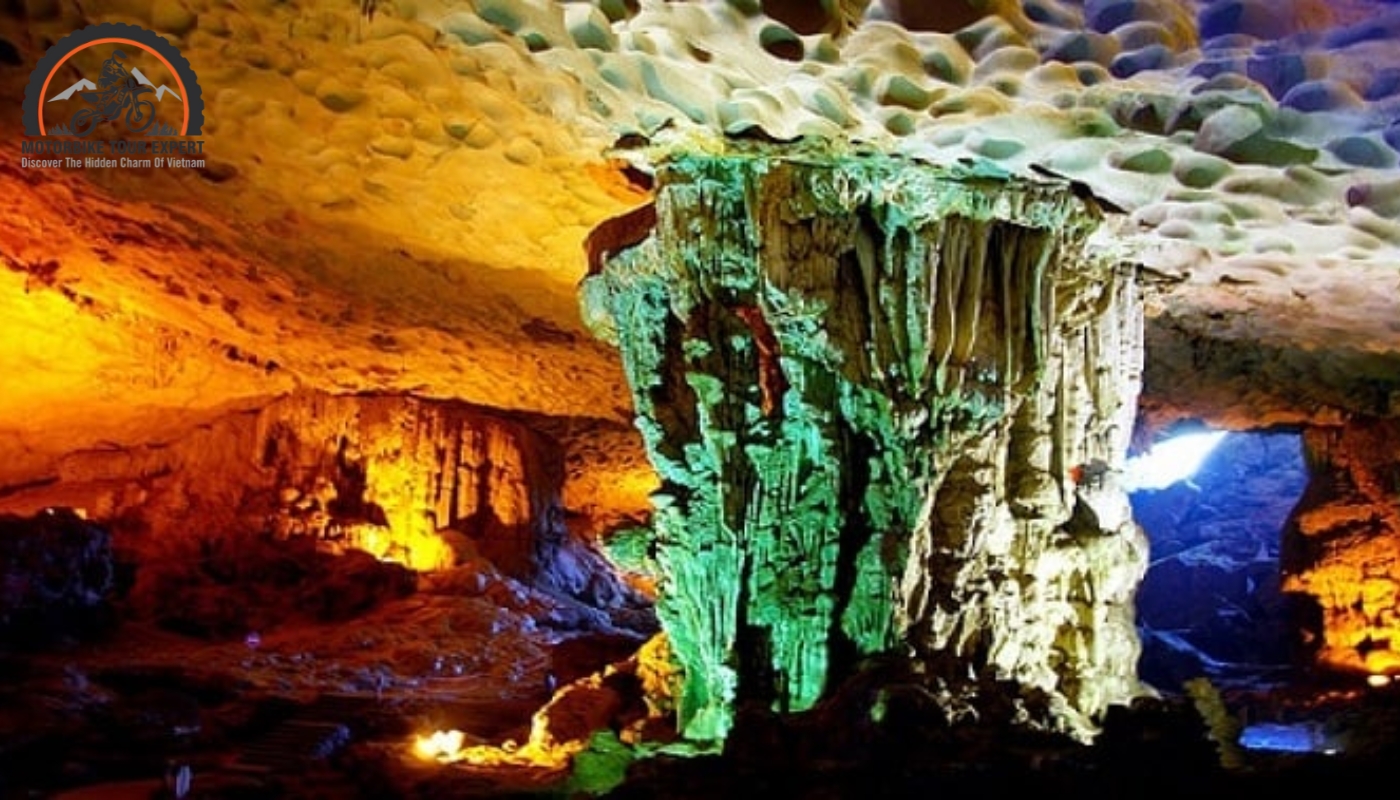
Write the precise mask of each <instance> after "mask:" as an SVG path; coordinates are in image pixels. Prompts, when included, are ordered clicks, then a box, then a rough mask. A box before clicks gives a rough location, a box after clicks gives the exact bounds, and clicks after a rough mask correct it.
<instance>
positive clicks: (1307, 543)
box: [1282, 416, 1400, 674]
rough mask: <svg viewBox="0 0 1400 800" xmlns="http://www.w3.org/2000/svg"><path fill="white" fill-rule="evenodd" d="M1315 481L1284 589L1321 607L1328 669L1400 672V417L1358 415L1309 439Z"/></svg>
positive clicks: (1295, 520)
mask: <svg viewBox="0 0 1400 800" xmlns="http://www.w3.org/2000/svg"><path fill="white" fill-rule="evenodd" d="M1303 443H1304V448H1305V455H1306V458H1307V462H1308V467H1309V471H1310V473H1311V480H1310V481H1309V483H1308V488H1307V490H1306V491H1305V492H1304V493H1303V498H1302V499H1301V500H1300V501H1299V503H1298V506H1297V508H1296V509H1295V510H1294V513H1293V515H1292V516H1291V517H1290V519H1289V523H1288V526H1287V527H1286V528H1285V532H1284V539H1283V551H1282V561H1283V569H1284V589H1285V591H1290V592H1299V593H1302V594H1303V595H1305V596H1307V597H1309V598H1311V600H1312V601H1313V603H1315V607H1316V608H1315V611H1316V613H1315V616H1314V618H1313V620H1312V623H1311V625H1310V626H1309V627H1307V628H1306V629H1305V630H1304V631H1303V633H1304V634H1305V635H1306V636H1307V637H1309V642H1308V644H1309V646H1310V649H1311V650H1313V651H1314V656H1313V657H1314V658H1315V660H1316V663H1317V664H1319V665H1320V666H1323V667H1326V668H1331V669H1340V670H1346V671H1365V672H1370V673H1386V674H1393V673H1396V672H1400V555H1398V554H1400V419H1395V418H1379V417H1363V416H1354V417H1350V418H1348V419H1347V421H1346V422H1345V423H1344V424H1342V425H1337V426H1327V427H1321V426H1319V427H1314V428H1311V429H1309V430H1308V431H1306V432H1305V434H1304V437H1303Z"/></svg>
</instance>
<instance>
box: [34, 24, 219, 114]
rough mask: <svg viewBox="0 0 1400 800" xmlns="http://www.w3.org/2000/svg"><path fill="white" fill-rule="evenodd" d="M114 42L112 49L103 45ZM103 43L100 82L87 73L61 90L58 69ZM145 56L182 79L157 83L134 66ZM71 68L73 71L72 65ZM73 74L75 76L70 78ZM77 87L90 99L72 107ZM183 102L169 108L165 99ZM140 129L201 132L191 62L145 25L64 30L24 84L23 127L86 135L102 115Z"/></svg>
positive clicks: (159, 70) (162, 70)
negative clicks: (171, 83) (170, 83)
mask: <svg viewBox="0 0 1400 800" xmlns="http://www.w3.org/2000/svg"><path fill="white" fill-rule="evenodd" d="M108 47H110V50H105V49H104V48H108ZM92 48H97V50H96V51H95V52H97V53H99V54H102V53H104V52H105V53H106V55H107V58H106V60H105V61H103V62H102V71H101V73H100V74H99V75H98V78H97V82H96V83H93V82H92V81H91V80H89V79H88V78H87V77H86V76H83V77H81V78H80V79H79V80H78V81H77V82H76V83H73V84H72V85H70V86H68V87H66V88H64V89H62V90H61V91H56V89H57V88H58V86H61V85H62V82H63V81H62V79H60V78H58V76H59V75H60V74H61V73H62V72H63V71H64V70H63V67H64V66H65V65H68V64H69V62H70V61H71V60H72V59H73V57H74V56H76V55H78V54H80V53H84V51H86V50H89V49H92ZM137 58H141V59H143V63H145V66H146V67H147V69H149V70H152V72H151V74H153V75H157V76H158V77H160V75H159V73H164V75H168V76H169V80H170V81H171V82H173V83H174V84H175V85H174V86H173V87H172V86H169V85H167V84H166V83H164V82H162V83H161V85H160V86H158V87H157V86H155V85H154V84H152V82H151V81H150V79H148V78H147V77H146V75H145V74H144V73H143V72H142V70H141V68H140V67H138V66H135V63H134V62H135V60H136V59H137ZM70 74H71V72H70ZM70 79H71V78H70ZM75 95H76V97H77V98H79V99H81V100H82V101H83V102H84V103H86V106H85V107H83V108H79V109H77V110H76V111H73V110H72V100H73V98H74V96H75ZM175 104H178V107H175V108H173V109H172V110H169V111H167V110H166V107H167V106H171V105H175ZM107 122H111V123H118V126H117V132H118V133H124V134H127V135H136V136H194V135H198V134H199V133H200V130H201V128H202V127H203V125H204V102H203V99H202V96H201V94H200V90H199V81H198V80H197V79H196V78H195V74H194V70H192V69H190V65H189V62H188V61H186V60H185V57H184V56H182V55H180V51H179V50H177V49H175V47H174V45H172V44H170V42H169V41H167V40H166V39H165V38H164V37H162V36H159V35H157V34H155V33H153V32H151V31H148V30H146V29H145V28H141V27H138V26H136V25H127V24H124V23H114V22H108V23H103V24H101V25H89V26H88V27H86V28H83V29H82V30H80V31H75V32H73V33H70V34H68V35H67V36H65V37H63V39H61V40H60V41H59V42H58V43H57V44H55V45H54V46H53V47H50V48H49V51H48V52H47V53H45V54H44V57H43V58H42V59H40V61H39V65H38V66H37V67H36V68H35V69H34V72H33V74H31V75H30V77H29V85H28V86H27V87H26V89H25V92H24V132H25V133H27V134H29V135H30V136H76V137H86V136H87V135H88V134H90V133H92V132H93V131H94V130H96V129H97V128H98V126H100V125H101V124H103V123H107Z"/></svg>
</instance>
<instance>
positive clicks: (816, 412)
mask: <svg viewBox="0 0 1400 800" xmlns="http://www.w3.org/2000/svg"><path fill="white" fill-rule="evenodd" d="M657 185H658V195H657V201H656V202H657V206H656V226H655V228H654V230H653V231H652V233H651V235H650V236H649V237H647V238H646V239H645V240H644V241H642V242H641V243H640V244H639V245H637V246H635V247H631V248H627V249H624V250H622V252H620V253H617V254H613V255H612V257H611V258H610V259H609V260H607V262H606V266H605V267H604V268H603V269H601V270H599V271H598V272H597V273H596V274H594V275H592V276H590V277H589V278H588V279H587V280H586V281H585V284H584V289H583V291H584V308H585V314H586V315H587V316H588V318H589V319H590V323H591V324H592V326H593V328H594V330H595V331H597V333H598V334H599V335H600V336H601V337H602V338H604V339H606V340H609V341H611V342H614V343H615V344H617V345H618V346H619V348H620V350H621V353H622V356H623V360H624V362H625V365H626V370H627V375H628V379H629V381H630V383H631V387H632V390H633V393H634V396H635V405H636V409H637V414H638V420H637V422H638V425H639V426H640V428H641V430H642V433H643V435H644V437H645V439H646V443H647V446H648V449H649V452H650V455H651V458H652V460H653V462H654V464H655V466H656V468H657V470H658V472H659V474H660V478H661V481H662V485H661V488H660V490H659V491H658V492H657V494H656V495H655V498H654V500H655V518H654V524H655V532H656V537H657V538H656V547H657V551H658V562H659V564H660V566H661V570H662V578H661V583H660V597H659V599H658V612H659V614H660V616H661V619H662V621H663V624H664V626H665V628H666V630H667V632H668V633H669V635H670V637H671V641H672V646H673V648H674V651H675V654H676V657H677V659H678V660H679V661H680V665H681V667H682V668H683V670H684V674H685V684H684V687H683V693H682V697H681V698H680V708H679V721H680V726H681V729H682V733H683V734H684V735H685V736H687V737H689V738H692V739H696V740H709V741H714V740H720V739H723V738H724V736H725V734H726V733H727V731H728V729H729V726H730V725H731V723H732V714H733V708H734V704H735V703H736V702H737V701H739V700H743V699H758V700H762V701H766V702H768V703H770V704H771V705H772V707H773V708H775V709H776V710H779V711H784V710H786V711H800V710H803V709H807V708H810V707H811V706H812V705H813V704H814V703H816V702H817V701H818V700H819V699H820V698H821V697H823V695H824V693H826V692H827V691H828V690H829V689H830V688H831V687H832V686H833V685H834V684H835V683H836V682H837V681H839V680H841V679H842V678H844V677H846V676H848V675H849V674H850V673H851V672H852V671H853V670H854V669H855V668H856V666H857V664H858V662H859V660H860V659H861V658H862V657H865V656H870V655H874V654H887V653H891V652H893V653H901V654H907V655H908V656H909V657H910V658H912V659H915V660H916V661H917V662H918V663H920V664H921V665H922V666H923V668H924V669H925V672H926V674H927V675H928V676H929V680H930V681H931V682H936V683H937V684H938V688H939V689H940V690H942V691H941V696H943V697H945V698H946V702H947V703H948V704H949V705H950V706H957V708H950V711H952V712H954V713H957V711H958V709H959V708H967V709H972V708H975V707H976V704H977V702H978V697H979V692H983V691H986V690H987V688H988V687H989V686H995V687H997V688H996V691H998V692H1003V693H1007V694H1009V695H1011V696H1012V700H1013V702H1016V703H1020V704H1022V705H1024V707H1025V709H1026V712H1027V714H1026V718H1027V719H1028V721H1029V723H1030V724H1033V725H1037V726H1041V727H1049V728H1055V729H1060V730H1065V731H1068V732H1071V733H1076V734H1083V733H1085V732H1086V731H1088V730H1090V729H1091V728H1092V725H1093V719H1094V717H1095V716H1096V715H1097V714H1099V713H1100V712H1101V711H1102V710H1103V709H1104V708H1105V707H1106V705H1108V704H1109V703H1112V702H1115V701H1122V700H1125V699H1127V698H1128V697H1130V696H1131V695H1133V694H1134V693H1135V692H1136V691H1137V688H1138V686H1137V682H1136V677H1135V676H1136V661H1137V654H1138V640H1137V637H1136V632H1135V630H1134V627H1133V610H1132V598H1133V593H1134V591H1135V588H1136V585H1137V583H1138V582H1139V581H1140V579H1141V576H1142V572H1143V569H1144V567H1145V555H1146V547H1145V544H1144V542H1143V540H1142V538H1141V536H1140V534H1139V533H1138V532H1137V529H1136V527H1135V526H1134V525H1133V524H1132V522H1131V520H1130V518H1129V511H1128V504H1127V499H1126V496H1125V495H1124V494H1123V493H1122V492H1121V491H1118V490H1117V489H1115V488H1114V486H1113V481H1112V468H1113V467H1114V466H1116V465H1118V464H1119V463H1120V461H1121V457H1122V455H1123V453H1124V452H1125V450H1126V442H1127V437H1128V435H1129V432H1130V427H1131V420H1132V416H1133V413H1134V409H1135V401H1136V396H1137V388H1138V383H1137V381H1138V372H1139V362H1140V358H1141V336H1140V332H1141V316H1140V309H1139V306H1138V303H1137V301H1136V297H1135V295H1134V293H1133V287H1132V283H1131V280H1130V279H1129V278H1128V277H1127V276H1126V274H1125V272H1124V271H1123V270H1121V269H1120V268H1119V267H1118V266H1117V265H1115V264H1114V263H1112V261H1111V259H1109V258H1107V257H1106V256H1103V257H1096V256H1095V253H1094V252H1092V251H1091V250H1092V248H1089V247H1086V241H1087V239H1088V237H1089V236H1090V234H1091V233H1092V232H1093V231H1094V230H1095V229H1096V228H1097V225H1098V216H1097V214H1096V212H1095V210H1094V209H1093V208H1092V207H1091V206H1090V205H1086V203H1085V202H1084V201H1081V200H1080V199H1078V198H1076V197H1075V196H1074V194H1073V193H1071V192H1070V191H1068V188H1067V187H1066V186H1063V185H1060V184H1041V183H1035V184H1032V183H1026V182H1016V181H1012V180H1009V179H1007V178H1006V177H1005V176H1001V175H997V174H979V173H977V172H976V171H974V170H972V169H969V170H967V171H964V172H961V173H957V172H950V171H948V170H942V169H935V168H932V167H928V166H924V165H919V164H916V163H912V162H909V161H907V160H901V159H895V158H887V157H877V156H857V155H841V156H836V155H830V154H820V153H812V152H782V153H775V152H771V151H770V152H767V153H764V152H755V153H737V154H729V155H723V156H681V157H675V158H673V159H672V160H670V161H669V162H667V163H666V164H665V165H664V166H663V167H662V168H661V170H660V171H659V173H658V183H657ZM1086 467H1087V469H1086ZM1072 476H1078V477H1079V478H1080V479H1081V480H1082V485H1079V484H1076V482H1075V481H1074V480H1073V478H1072Z"/></svg>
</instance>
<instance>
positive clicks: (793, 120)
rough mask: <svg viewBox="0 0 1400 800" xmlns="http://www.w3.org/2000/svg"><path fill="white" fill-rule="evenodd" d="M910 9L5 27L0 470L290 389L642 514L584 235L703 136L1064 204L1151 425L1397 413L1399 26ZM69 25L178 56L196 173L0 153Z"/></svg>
mask: <svg viewBox="0 0 1400 800" xmlns="http://www.w3.org/2000/svg"><path fill="white" fill-rule="evenodd" d="M911 5H914V4H911V3H895V2H884V3H880V2H877V3H874V4H870V5H869V6H868V7H867V6H866V5H865V4H863V3H858V2H849V3H839V4H826V3H823V4H822V7H823V8H828V9H830V10H828V11H823V12H821V13H814V12H812V11H811V10H810V8H809V7H807V6H804V5H803V4H795V3H763V2H759V0H730V2H679V3H663V2H651V1H648V0H643V2H640V3H635V4H629V3H623V2H598V3H587V2H574V3H563V2H559V3H549V2H504V0H477V1H476V2H473V3H466V2H462V3H449V2H441V0H421V1H420V0H400V1H399V2H394V3H387V2H386V3H382V4H377V5H375V4H371V6H369V7H368V10H369V11H371V12H372V13H367V14H362V13H361V9H359V8H356V7H355V5H354V4H349V3H341V2H335V3H332V2H329V0H291V1H290V2H282V3H275V2H270V1H269V0H155V2H150V1H149V0H111V1H110V2H91V1H89V2H84V3H82V4H78V3H76V2H72V0H30V2H28V3H25V4H22V5H21V6H19V7H16V6H14V5H11V6H9V7H7V11H6V14H5V16H4V17H3V19H0V36H3V38H4V40H5V42H7V43H9V44H10V45H12V47H10V48H6V49H5V52H6V53H7V57H6V59H5V61H6V63H5V64H4V65H3V66H0V80H2V81H3V91H4V93H5V96H6V97H7V101H6V103H7V106H8V107H9V108H11V109H13V112H14V113H10V114H6V115H3V116H0V128H3V130H4V132H5V135H4V136H0V148H3V149H4V151H5V157H4V158H3V159H0V209H2V210H0V261H3V264H4V266H5V269H0V320H3V328H0V387H3V388H0V452H3V453H4V454H5V458H4V459H3V460H0V487H10V490H11V493H13V489H14V488H15V487H19V486H23V485H26V484H28V483H31V482H36V481H42V480H44V479H45V477H46V476H47V475H49V474H50V473H51V472H52V470H53V464H54V463H55V460H56V459H58V458H59V457H61V456H62V455H63V454H64V453H67V452H70V451H73V450H76V449H82V448H94V447H114V446H124V445H129V444H133V443H143V442H144V443H149V442H158V441H162V440H165V439H169V438H172V437H174V436H176V435H178V433H179V431H181V430H184V429H186V428H188V427H189V426H193V425H197V424H200V423H202V422H205V421H207V420H209V419H211V418H213V417H214V416H217V415H218V414H220V413H223V412H224V411H226V410H228V409H230V408H240V407H253V406H259V405H262V404H265V403H266V402H268V400H269V399H270V398H272V397H274V396H277V395H280V394H284V393H287V392H289V391H293V390H296V389H304V388H306V389H320V390H326V391H332V392H348V393H353V392H398V393H412V394H416V395H421V396H426V397H434V398H451V399H457V400H461V401H464V402H467V403H471V404H475V405H480V406H485V407H490V408H495V409H500V410H503V411H507V412H510V413H514V414H518V415H522V416H524V417H526V418H528V419H532V420H534V421H535V422H536V424H538V425H540V426H541V427H544V428H545V429H546V430H548V431H549V432H551V433H552V434H554V435H556V436H558V437H559V438H561V440H563V441H564V442H565V444H566V446H568V447H569V448H570V451H571V459H572V461H571V465H570V476H571V479H572V486H573V487H574V488H573V491H574V492H575V493H577V494H587V493H588V492H593V493H594V494H597V493H598V492H603V493H607V492H613V493H614V495H615V496H614V497H612V500H611V502H612V503H613V504H614V505H615V506H617V507H618V508H621V509H624V510H640V509H642V508H644V506H645V496H646V491H647V489H648V486H649V482H648V478H647V468H646V467H645V465H644V458H643V457H642V456H641V448H640V442H639V441H637V437H635V436H634V435H633V432H632V431H631V428H630V425H631V418H632V416H631V415H632V412H631V408H630V399H629V394H628V392H627V390H626V386H625V381H624V377H623V373H622V369H621V366H620V363H619V359H618V357H617V354H616V352H615V351H614V350H612V349H611V348H610V347H609V346H608V345H606V344H603V343H602V342H600V341H598V340H597V339H596V338H595V337H594V336H593V335H592V334H591V333H590V332H589V331H588V330H587V328H586V327H585V325H584V323H583V321H582V320H581V317H580V311H579V304H578V285H579V281H580V279H581V278H582V277H583V276H584V274H585V272H586V270H587V267H588V263H587V259H586V257H585V253H584V249H583V242H584V240H585V237H586V236H587V235H588V233H589V231H590V230H591V229H593V228H594V226H596V225H598V224H599V223H600V222H602V221H604V220H606V219H608V218H611V217H614V216H617V215H619V214H622V213H624V212H626V211H627V210H629V209H632V208H635V207H637V206H638V205H640V204H642V203H645V202H646V201H647V199H648V193H647V189H646V187H645V186H644V185H643V184H642V183H639V182H638V180H637V179H636V176H637V175H638V173H645V172H647V171H649V170H651V169H653V168H654V167H655V166H656V164H657V163H659V162H661V161H664V159H665V158H666V157H667V155H668V154H670V153H676V152H682V151H700V152H707V151H716V150H719V149H722V148H723V147H724V142H725V137H726V136H729V137H744V138H748V139H753V138H762V139H765V140H778V141H790V140H791V141H795V140H799V139H801V140H803V141H805V142H809V143H810V142H812V141H816V142H821V143H823V144H822V146H824V147H830V148H833V149H842V148H846V149H853V150H860V149H875V150H880V151H884V152H888V153H894V154H901V155H904V156H907V157H909V158H910V159H912V160H919V161H925V162H928V163H931V164H937V165H950V164H956V163H963V164H976V165H979V168H984V169H988V170H991V171H996V172H1004V173H1007V174H1010V175H1015V176H1021V177H1025V178H1026V179H1029V180H1069V181H1072V182H1073V185H1074V186H1075V187H1077V188H1078V189H1080V190H1082V191H1083V192H1084V193H1085V194H1086V195H1092V196H1093V197H1094V198H1097V200H1096V202H1098V203H1099V204H1101V205H1102V206H1103V207H1105V208H1106V209H1108V210H1109V212H1110V213H1109V214H1108V219H1109V221H1108V222H1107V223H1106V224H1105V226H1104V228H1103V230H1101V231H1100V233H1099V234H1098V236H1097V237H1096V239H1095V246H1096V247H1098V248H1113V249H1117V250H1120V251H1121V254H1122V255H1121V258H1122V259H1123V261H1124V262H1125V263H1132V264H1137V265H1140V267H1141V269H1140V275H1141V276H1142V279H1143V286H1144V288H1145V290H1146V291H1145V299H1146V302H1147V314H1148V353H1147V362H1148V363H1147V367H1146V379H1147V382H1146V393H1145V396H1144V400H1143V407H1144V409H1145V410H1146V411H1147V412H1148V413H1149V414H1151V413H1153V412H1157V413H1159V414H1163V415H1170V414H1184V413H1194V414H1200V415H1205V416H1213V417H1214V418H1216V419H1217V420H1218V421H1220V422H1222V423H1225V424H1233V425H1236V426H1247V425H1250V424H1261V423H1264V424H1267V423H1274V422H1278V423H1288V422H1299V421H1309V420H1312V421H1316V420H1326V419H1328V418H1330V417H1329V415H1333V416H1334V415H1337V414H1344V413H1350V412H1364V413H1370V414H1380V415H1393V414H1397V413H1400V377H1397V376H1400V221H1397V216H1400V169H1397V167H1396V161H1397V153H1396V149H1397V147H1400V48H1397V47H1396V46H1395V43H1396V40H1397V38H1400V6H1396V5H1395V4H1393V3H1387V2H1380V0H1350V1H1349V2H1331V3H1322V2H1320V1H1318V2H1306V1H1305V0H1295V1H1294V2H1284V3H1265V2H1262V0H1216V2H1214V3H1205V2H1202V3H1192V2H1177V3H1171V2H1166V1H1165V0H1132V1H1130V0H1122V1H1121V2H1093V1H1091V2H1085V3H1076V2H1063V3H1053V2H1049V0H1045V1H1044V2H1025V3H1012V2H1006V1H1005V0H998V1H997V2H994V3H990V4H988V6H989V10H992V11H995V12H997V13H996V14H995V15H992V16H986V17H982V18H980V19H976V17H978V16H979V15H976V14H974V15H970V16H969V20H974V21H965V20H962V19H961V18H960V17H959V16H958V15H959V14H965V13H966V11H967V8H966V5H967V4H962V3H947V4H944V5H946V6H947V9H948V12H947V14H930V13H928V11H927V10H926V9H925V10H923V11H910V12H907V13H906V12H903V11H901V6H911ZM953 20H957V22H956V23H954V22H952V21H953ZM99 22H117V23H121V22H126V23H133V24H138V25H142V26H144V27H149V28H152V29H154V30H157V31H160V32H161V33H162V34H163V35H165V36H166V37H167V38H168V39H169V40H170V41H171V42H172V43H174V44H176V45H177V46H178V47H179V49H180V51H181V53H182V54H183V55H184V56H185V57H187V58H188V60H189V62H190V65H191V67H192V68H193V69H194V71H195V72H196V74H197V75H198V79H199V84H200V89H201V92H202V98H203V102H204V107H205V119H206V123H205V126H204V129H203V133H202V135H201V136H200V137H199V138H201V139H202V140H203V141H204V142H205V145H204V153H205V155H204V158H205V159H206V163H205V167H204V168H203V169H197V170H196V169H164V170H120V169H111V170H97V169H91V170H49V169H24V168H22V167H21V166H20V156H21V154H20V141H21V138H22V137H21V133H22V129H21V126H20V122H19V119H20V114H19V109H20V104H21V101H22V98H23V96H24V91H25V84H26V82H27V80H28V78H29V73H30V72H31V70H32V69H33V67H34V65H35V64H36V63H37V61H38V59H39V58H40V57H41V56H42V54H43V53H44V51H45V50H46V49H47V47H48V46H49V45H50V44H52V43H53V42H55V41H57V40H59V39H61V38H62V37H63V36H65V35H67V34H68V33H69V32H71V31H73V30H75V29H78V28H81V27H83V26H84V25H86V24H92V23H99ZM74 69H75V70H76V69H77V67H74ZM74 74H75V75H76V74H78V73H77V72H75V73H74ZM619 143H621V144H622V145H626V146H619ZM580 487H582V488H580ZM600 487H604V488H600Z"/></svg>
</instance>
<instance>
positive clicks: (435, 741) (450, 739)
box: [413, 731, 466, 761]
mask: <svg viewBox="0 0 1400 800" xmlns="http://www.w3.org/2000/svg"><path fill="white" fill-rule="evenodd" d="M465 739H466V734H464V733H462V732H461V731H433V733H432V734H431V735H429V736H419V737H417V738H416V739H415V740H414V742H413V752H415V753H417V754H418V756H419V758H423V759H426V760H428V761H451V760H453V759H454V758H456V756H457V754H458V753H460V752H461V750H462V742H463V741H464V740H465Z"/></svg>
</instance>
